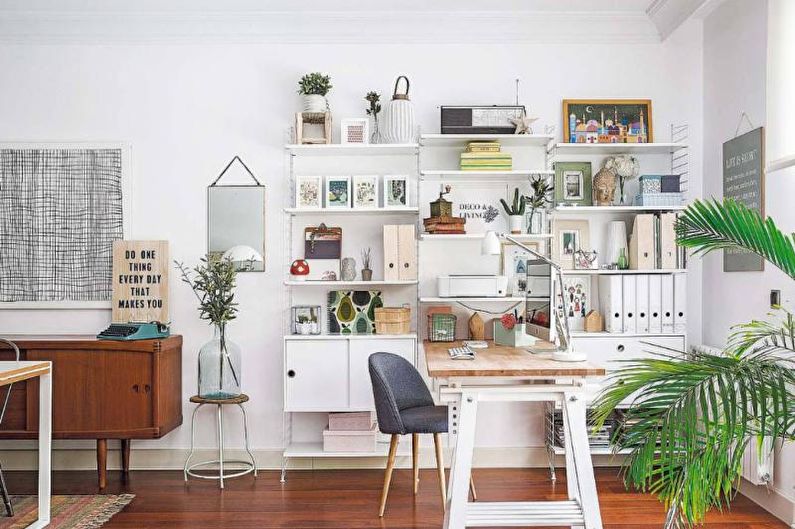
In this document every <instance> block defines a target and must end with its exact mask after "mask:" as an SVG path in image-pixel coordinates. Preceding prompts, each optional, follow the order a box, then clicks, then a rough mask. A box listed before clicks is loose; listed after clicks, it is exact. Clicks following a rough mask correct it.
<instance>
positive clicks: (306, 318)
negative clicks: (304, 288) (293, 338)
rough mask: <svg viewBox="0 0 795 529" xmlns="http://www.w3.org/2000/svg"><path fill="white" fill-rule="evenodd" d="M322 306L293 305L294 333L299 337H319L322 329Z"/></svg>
mask: <svg viewBox="0 0 795 529" xmlns="http://www.w3.org/2000/svg"><path fill="white" fill-rule="evenodd" d="M321 310H322V308H321V306H320V305H293V307H292V310H291V312H292V320H291V321H292V333H293V334H298V335H305V336H306V335H317V334H320V331H321V329H322V325H321V321H320V320H321V318H322V316H321V314H322V312H321Z"/></svg>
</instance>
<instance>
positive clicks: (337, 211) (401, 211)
mask: <svg viewBox="0 0 795 529" xmlns="http://www.w3.org/2000/svg"><path fill="white" fill-rule="evenodd" d="M419 211H420V208H394V209H385V208H378V209H352V208H351V209H347V208H319V209H302V208H284V212H285V213H287V214H289V215H294V216H298V215H307V216H308V215H417V214H418V213H419Z"/></svg>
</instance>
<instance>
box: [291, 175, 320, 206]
mask: <svg viewBox="0 0 795 529" xmlns="http://www.w3.org/2000/svg"><path fill="white" fill-rule="evenodd" d="M295 187H296V189H295V207H296V208H298V209H320V208H321V207H322V206H323V203H322V200H323V178H322V177H320V176H299V177H298V178H296V182H295Z"/></svg>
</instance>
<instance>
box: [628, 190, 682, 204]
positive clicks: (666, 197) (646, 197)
mask: <svg viewBox="0 0 795 529" xmlns="http://www.w3.org/2000/svg"><path fill="white" fill-rule="evenodd" d="M635 205H636V206H657V207H668V206H681V205H682V193H642V194H639V195H635Z"/></svg>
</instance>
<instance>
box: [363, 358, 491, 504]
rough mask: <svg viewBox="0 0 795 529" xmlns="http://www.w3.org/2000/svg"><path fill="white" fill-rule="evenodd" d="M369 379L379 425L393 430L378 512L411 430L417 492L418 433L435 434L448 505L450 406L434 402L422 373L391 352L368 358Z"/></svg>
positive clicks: (441, 482)
mask: <svg viewBox="0 0 795 529" xmlns="http://www.w3.org/2000/svg"><path fill="white" fill-rule="evenodd" d="M369 368H370V380H371V381H372V384H373V397H374V399H375V412H376V415H377V416H378V429H379V430H380V431H381V433H385V434H391V435H392V438H391V439H390V442H389V457H388V458H387V465H386V472H385V473H384V488H383V491H382V492H381V505H380V510H379V513H378V515H379V516H383V515H384V509H385V508H386V498H387V495H388V494H389V484H390V482H391V481H392V470H393V468H394V466H395V453H396V452H397V447H398V441H399V439H400V436H401V435H408V434H411V455H412V468H413V471H414V474H413V475H414V494H417V488H418V485H419V481H420V480H419V460H418V459H419V447H420V442H419V434H423V433H424V434H433V442H434V445H435V447H436V467H437V470H438V472H439V490H440V492H441V494H442V506H443V507H444V506H445V505H446V500H447V492H446V490H445V489H446V486H445V477H444V459H443V457H442V438H441V434H443V433H446V432H447V429H448V425H447V406H435V405H434V403H433V397H432V396H431V392H430V391H429V390H428V386H426V385H425V381H424V380H423V379H422V376H420V374H419V373H418V372H417V370H416V369H415V368H414V366H413V365H411V363H409V362H408V361H407V360H406V359H405V358H403V357H401V356H398V355H395V354H391V353H373V354H372V355H370V358H369ZM469 485H470V490H471V492H472V496H473V498H476V495H475V488H474V486H473V484H472V482H471V481H470V484H469Z"/></svg>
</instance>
